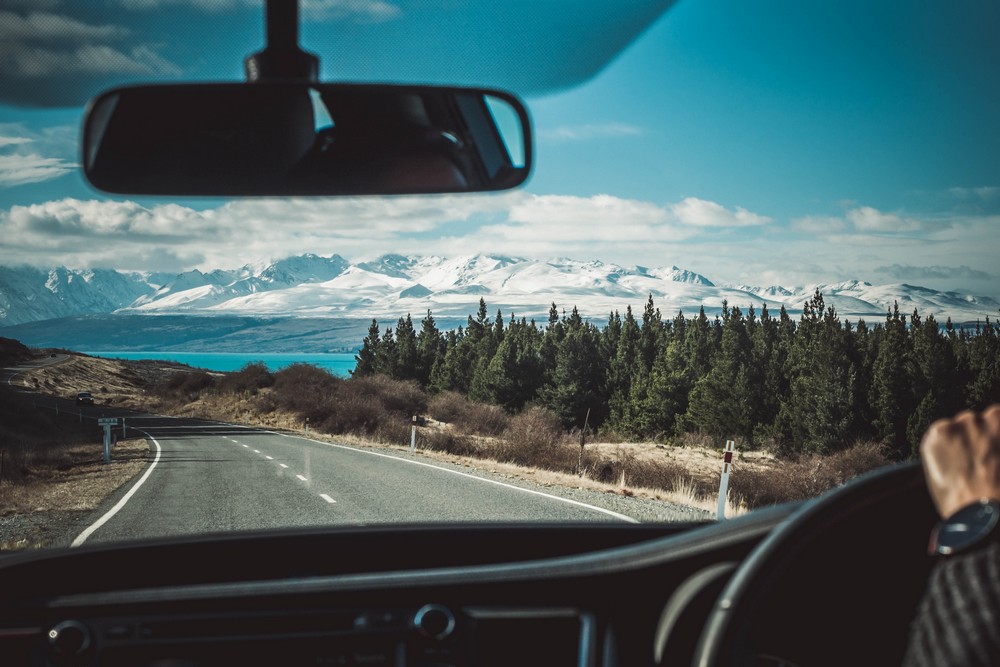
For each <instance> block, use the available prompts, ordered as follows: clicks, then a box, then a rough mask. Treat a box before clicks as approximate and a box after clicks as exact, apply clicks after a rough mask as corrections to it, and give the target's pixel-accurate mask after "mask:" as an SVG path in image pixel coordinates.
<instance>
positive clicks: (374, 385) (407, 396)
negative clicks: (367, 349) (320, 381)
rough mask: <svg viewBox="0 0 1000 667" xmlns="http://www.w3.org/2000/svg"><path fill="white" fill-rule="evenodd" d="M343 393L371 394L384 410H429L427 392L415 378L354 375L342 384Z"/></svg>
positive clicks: (413, 412) (414, 412)
mask: <svg viewBox="0 0 1000 667" xmlns="http://www.w3.org/2000/svg"><path fill="white" fill-rule="evenodd" d="M340 391H341V394H342V395H344V394H351V395H359V396H371V397H374V398H376V399H377V400H378V401H379V402H380V403H381V404H382V407H383V409H384V410H386V411H388V412H395V413H399V414H401V415H405V416H406V418H407V420H409V419H410V418H411V417H413V415H420V414H423V413H425V412H427V394H426V393H425V392H424V390H423V389H421V388H420V385H419V384H418V383H417V382H416V381H415V380H394V379H392V378H390V377H388V376H386V375H366V376H362V377H352V378H351V379H350V380H348V381H346V382H344V383H343V384H342V385H341V389H340Z"/></svg>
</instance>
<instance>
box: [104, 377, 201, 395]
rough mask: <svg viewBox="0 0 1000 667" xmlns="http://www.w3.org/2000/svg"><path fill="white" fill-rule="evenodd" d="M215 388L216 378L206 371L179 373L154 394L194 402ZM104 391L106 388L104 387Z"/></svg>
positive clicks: (156, 388)
mask: <svg viewBox="0 0 1000 667" xmlns="http://www.w3.org/2000/svg"><path fill="white" fill-rule="evenodd" d="M214 386H215V378H214V377H212V376H211V375H209V374H208V373H206V372H205V371H191V372H178V373H174V374H173V375H171V376H170V377H169V378H168V379H167V381H166V382H165V383H163V384H160V385H158V386H157V387H155V388H154V390H153V393H154V394H157V395H159V396H161V397H163V398H174V399H178V398H179V399H182V400H186V401H193V400H195V399H197V398H198V396H200V395H201V392H202V391H204V390H206V389H211V388H212V387H214ZM102 389H103V390H104V391H107V389H106V388H104V387H102Z"/></svg>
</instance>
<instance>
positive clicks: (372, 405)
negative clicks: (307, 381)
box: [275, 375, 427, 442]
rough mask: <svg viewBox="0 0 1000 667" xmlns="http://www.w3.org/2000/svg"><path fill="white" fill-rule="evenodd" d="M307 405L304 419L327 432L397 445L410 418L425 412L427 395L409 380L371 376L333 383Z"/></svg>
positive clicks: (407, 426) (276, 387) (276, 386)
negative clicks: (369, 438)
mask: <svg viewBox="0 0 1000 667" xmlns="http://www.w3.org/2000/svg"><path fill="white" fill-rule="evenodd" d="M277 389H278V385H277V383H276V384H275V390H276V391H277ZM311 406H312V411H311V412H310V413H309V414H308V415H304V416H309V417H310V420H311V421H312V422H313V423H314V424H316V426H317V428H319V429H321V430H323V431H325V432H327V433H331V434H334V435H338V434H342V433H355V434H357V435H366V436H373V437H375V438H377V439H382V440H385V441H386V442H397V441H401V440H402V439H403V438H402V436H400V435H398V433H402V430H403V429H408V428H409V425H410V423H411V419H412V417H413V415H415V414H420V413H422V412H424V411H425V410H426V409H427V395H426V394H425V393H424V392H423V390H422V389H421V388H420V386H419V385H417V383H415V382H413V381H402V380H393V379H391V378H388V377H386V376H384V375H374V376H366V377H358V378H351V379H350V380H337V382H336V384H335V385H333V390H332V391H329V390H328V391H327V392H326V394H325V397H324V398H323V399H322V400H319V399H317V400H316V401H315V402H314V403H313V404H311ZM407 433H409V431H407ZM406 438H407V439H408V438H409V436H408V435H407V436H406Z"/></svg>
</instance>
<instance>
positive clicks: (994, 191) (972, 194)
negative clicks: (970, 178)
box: [948, 186, 1000, 201]
mask: <svg viewBox="0 0 1000 667" xmlns="http://www.w3.org/2000/svg"><path fill="white" fill-rule="evenodd" d="M948 192H949V193H950V194H951V195H952V196H954V197H955V198H956V199H960V200H970V199H981V200H983V201H991V200H994V199H998V198H1000V187H994V186H983V187H978V188H959V187H955V188H951V189H949V190H948Z"/></svg>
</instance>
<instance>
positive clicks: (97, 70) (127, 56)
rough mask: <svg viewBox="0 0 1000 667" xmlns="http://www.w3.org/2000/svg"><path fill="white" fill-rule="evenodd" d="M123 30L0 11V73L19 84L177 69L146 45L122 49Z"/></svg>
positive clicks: (66, 18) (170, 73)
mask: <svg viewBox="0 0 1000 667" xmlns="http://www.w3.org/2000/svg"><path fill="white" fill-rule="evenodd" d="M130 37H131V32H130V31H129V30H128V29H127V28H124V27H122V26H117V25H111V24H92V23H87V22H85V21H82V20H79V19H76V18H73V17H71V16H66V15H63V14H56V13H53V12H48V11H33V12H29V13H27V14H19V13H16V12H13V11H8V10H0V70H2V71H3V72H4V73H5V74H6V75H7V76H9V77H14V78H19V79H32V80H34V79H45V78H48V77H53V76H60V75H97V74H101V75H103V74H127V75H135V74H139V75H149V76H153V75H168V76H173V75H177V74H179V72H180V70H179V69H178V67H177V66H176V65H174V64H173V63H171V62H170V61H168V60H167V59H165V58H163V57H162V56H160V55H159V54H158V53H156V51H155V49H153V48H152V47H151V46H149V45H146V44H134V45H125V44H123V42H125V41H127V40H128V39H129V38H130Z"/></svg>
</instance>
